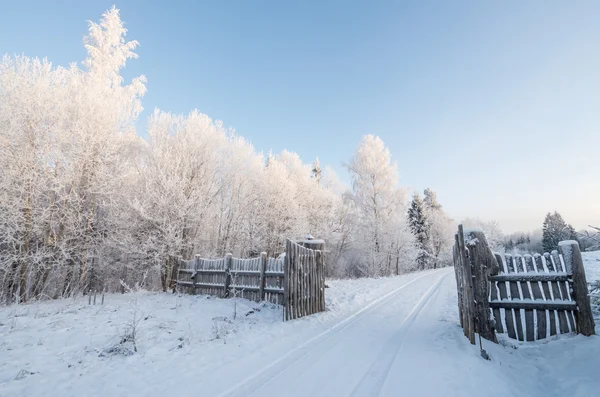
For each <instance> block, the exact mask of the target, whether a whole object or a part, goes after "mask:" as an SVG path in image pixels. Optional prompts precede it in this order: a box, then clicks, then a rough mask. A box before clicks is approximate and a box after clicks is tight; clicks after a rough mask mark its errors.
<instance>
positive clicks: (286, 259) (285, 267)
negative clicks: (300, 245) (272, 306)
mask: <svg viewBox="0 0 600 397" xmlns="http://www.w3.org/2000/svg"><path fill="white" fill-rule="evenodd" d="M289 260H290V240H285V257H284V265H283V273H284V275H283V320H284V321H288V320H289V314H290V307H289V295H290V286H289V282H290V274H289V269H290V266H289Z"/></svg>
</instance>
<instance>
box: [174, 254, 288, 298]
mask: <svg viewBox="0 0 600 397" xmlns="http://www.w3.org/2000/svg"><path fill="white" fill-rule="evenodd" d="M283 277H284V273H283V258H280V259H279V258H267V254H266V253H264V252H263V253H261V255H260V257H258V258H251V259H241V258H233V256H232V255H231V254H227V256H226V257H225V258H219V259H204V258H200V256H196V257H195V258H194V259H193V260H190V261H181V264H180V266H179V271H178V277H177V286H178V288H179V289H180V290H181V291H183V292H187V293H191V294H205V295H215V296H219V297H221V298H228V297H241V298H245V299H249V300H253V301H256V302H262V301H267V302H271V303H275V304H279V305H280V304H282V303H283Z"/></svg>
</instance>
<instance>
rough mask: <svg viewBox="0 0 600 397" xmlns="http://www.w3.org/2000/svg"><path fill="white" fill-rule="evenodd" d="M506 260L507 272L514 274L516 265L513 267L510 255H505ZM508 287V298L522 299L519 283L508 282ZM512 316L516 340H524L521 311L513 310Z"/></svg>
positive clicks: (513, 263) (512, 258)
mask: <svg viewBox="0 0 600 397" xmlns="http://www.w3.org/2000/svg"><path fill="white" fill-rule="evenodd" d="M505 258H506V265H507V268H508V272H509V273H514V272H515V270H516V268H517V267H516V265H515V259H514V257H513V256H512V255H505ZM508 284H509V287H510V296H511V299H512V300H517V299H523V297H522V296H521V293H520V291H519V283H518V282H517V281H512V282H509V283H508ZM513 309H514V310H513V316H514V320H515V326H516V327H515V328H516V330H517V339H518V340H521V341H522V340H525V337H524V334H523V321H522V320H521V311H520V310H518V309H515V308H513Z"/></svg>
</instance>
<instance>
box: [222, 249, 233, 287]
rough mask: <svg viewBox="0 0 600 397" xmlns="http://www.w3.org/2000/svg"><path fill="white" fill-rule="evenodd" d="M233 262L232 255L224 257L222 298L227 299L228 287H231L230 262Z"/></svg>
mask: <svg viewBox="0 0 600 397" xmlns="http://www.w3.org/2000/svg"><path fill="white" fill-rule="evenodd" d="M232 260H233V255H232V254H227V255H225V284H224V286H223V297H224V298H228V297H229V286H230V285H231V272H230V270H231V262H232Z"/></svg>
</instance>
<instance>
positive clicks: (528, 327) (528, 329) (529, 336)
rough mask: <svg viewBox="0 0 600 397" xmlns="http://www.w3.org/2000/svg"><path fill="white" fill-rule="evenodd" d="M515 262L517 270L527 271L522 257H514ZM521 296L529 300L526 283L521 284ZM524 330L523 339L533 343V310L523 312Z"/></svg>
mask: <svg viewBox="0 0 600 397" xmlns="http://www.w3.org/2000/svg"><path fill="white" fill-rule="evenodd" d="M515 260H516V262H517V268H518V269H519V270H522V271H523V272H524V271H525V270H527V265H526V263H525V258H523V256H521V255H518V256H516V257H515ZM520 286H521V296H522V297H523V299H529V300H531V299H532V297H531V295H532V294H531V291H530V288H531V286H530V284H529V282H528V281H525V282H521V285H520ZM524 314H525V330H524V334H525V339H526V340H527V341H533V340H535V329H534V328H535V327H534V322H533V309H526V310H525V313H524Z"/></svg>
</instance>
